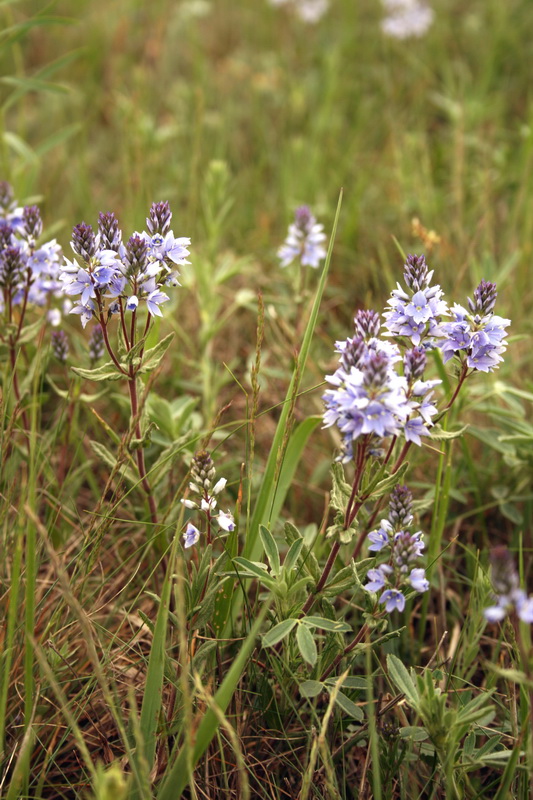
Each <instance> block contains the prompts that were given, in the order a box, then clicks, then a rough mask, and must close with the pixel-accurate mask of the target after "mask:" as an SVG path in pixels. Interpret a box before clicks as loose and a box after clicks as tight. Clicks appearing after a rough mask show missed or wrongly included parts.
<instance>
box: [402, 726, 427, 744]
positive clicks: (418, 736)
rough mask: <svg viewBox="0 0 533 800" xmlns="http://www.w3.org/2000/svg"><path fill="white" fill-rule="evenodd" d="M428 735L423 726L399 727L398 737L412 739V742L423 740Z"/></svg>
mask: <svg viewBox="0 0 533 800" xmlns="http://www.w3.org/2000/svg"><path fill="white" fill-rule="evenodd" d="M428 736H429V734H428V732H427V730H426V729H425V728H419V727H416V726H415V727H412V726H407V727H405V728H400V739H412V740H413V741H414V742H423V741H424V740H425V739H427V738H428Z"/></svg>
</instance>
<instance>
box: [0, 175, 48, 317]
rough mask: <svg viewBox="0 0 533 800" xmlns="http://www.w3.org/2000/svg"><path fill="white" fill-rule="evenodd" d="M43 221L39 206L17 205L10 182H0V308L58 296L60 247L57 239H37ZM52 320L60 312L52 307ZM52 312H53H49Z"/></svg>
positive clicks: (41, 304) (44, 302) (44, 303)
mask: <svg viewBox="0 0 533 800" xmlns="http://www.w3.org/2000/svg"><path fill="white" fill-rule="evenodd" d="M42 232H43V223H42V220H41V215H40V212H39V209H38V207H37V206H24V207H20V206H17V204H16V201H15V200H14V197H13V189H12V187H11V186H10V184H9V183H6V182H5V181H1V182H0V310H4V309H5V308H7V309H8V311H9V313H10V311H11V309H12V308H13V306H16V305H19V306H22V307H23V308H25V307H26V305H27V304H28V303H29V304H31V305H36V306H45V305H47V304H49V301H50V298H51V297H59V296H60V294H61V283H60V281H59V268H60V260H61V248H60V246H59V245H58V244H57V242H56V240H55V239H51V240H50V241H49V242H44V243H38V241H39V239H40V237H41V235H42ZM53 311H54V312H55V316H53V317H50V321H51V322H52V324H57V323H58V320H57V315H58V314H59V319H60V312H59V311H58V310H56V309H54V310H53ZM50 313H52V312H50Z"/></svg>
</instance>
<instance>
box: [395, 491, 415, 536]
mask: <svg viewBox="0 0 533 800" xmlns="http://www.w3.org/2000/svg"><path fill="white" fill-rule="evenodd" d="M412 521H413V495H412V494H411V491H410V490H409V489H408V488H407V486H400V484H397V485H396V486H395V487H394V489H393V490H392V492H391V496H390V501H389V522H390V523H391V525H393V526H394V527H396V528H401V527H403V526H407V525H410V524H411V522H412Z"/></svg>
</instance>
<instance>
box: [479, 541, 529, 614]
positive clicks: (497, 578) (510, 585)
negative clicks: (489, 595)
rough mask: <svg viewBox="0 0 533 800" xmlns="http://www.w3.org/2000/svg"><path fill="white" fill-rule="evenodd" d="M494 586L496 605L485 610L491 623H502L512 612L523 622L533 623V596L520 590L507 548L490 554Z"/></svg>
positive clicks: (497, 548)
mask: <svg viewBox="0 0 533 800" xmlns="http://www.w3.org/2000/svg"><path fill="white" fill-rule="evenodd" d="M490 561H491V567H492V585H493V587H494V590H495V592H496V596H495V600H496V604H495V605H493V606H489V607H488V608H486V609H485V610H484V612H483V613H484V615H485V619H487V620H488V621H489V622H501V620H502V619H504V617H505V616H506V615H507V614H508V613H509V612H511V611H513V610H514V611H516V613H517V615H518V617H519V618H520V619H521V620H522V622H531V623H533V596H532V597H528V596H527V595H526V593H525V592H524V590H523V589H521V588H520V580H519V577H518V573H517V571H516V569H515V565H514V561H513V557H512V555H511V553H510V552H509V550H508V549H507V548H506V547H503V546H502V547H495V548H494V549H493V550H492V551H491V554H490Z"/></svg>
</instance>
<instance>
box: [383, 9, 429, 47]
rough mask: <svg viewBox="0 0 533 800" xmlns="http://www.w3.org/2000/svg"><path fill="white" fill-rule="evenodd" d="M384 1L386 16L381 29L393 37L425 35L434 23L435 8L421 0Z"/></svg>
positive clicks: (406, 37)
mask: <svg viewBox="0 0 533 800" xmlns="http://www.w3.org/2000/svg"><path fill="white" fill-rule="evenodd" d="M382 3H383V6H384V8H385V11H386V16H385V17H384V18H383V20H382V21H381V30H382V31H383V33H384V34H386V35H387V36H391V37H392V38H393V39H409V38H410V37H411V36H417V37H420V36H424V34H426V33H427V32H428V30H429V29H430V27H431V25H432V23H433V18H434V16H435V15H434V13H433V9H432V8H430V7H429V6H428V5H426V3H424V2H421V0H382Z"/></svg>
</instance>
